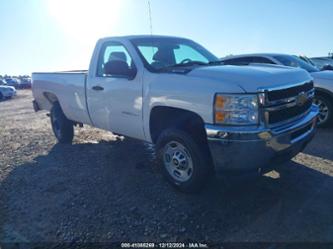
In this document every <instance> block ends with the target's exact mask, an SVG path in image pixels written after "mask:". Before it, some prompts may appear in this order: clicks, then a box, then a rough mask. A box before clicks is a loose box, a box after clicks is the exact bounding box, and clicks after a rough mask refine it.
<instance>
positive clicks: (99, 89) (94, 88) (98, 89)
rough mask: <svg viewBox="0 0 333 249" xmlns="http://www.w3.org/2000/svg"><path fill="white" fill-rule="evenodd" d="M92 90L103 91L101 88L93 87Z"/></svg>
mask: <svg viewBox="0 0 333 249" xmlns="http://www.w3.org/2000/svg"><path fill="white" fill-rule="evenodd" d="M92 89H93V90H95V91H103V90H104V87H101V86H93V87H92Z"/></svg>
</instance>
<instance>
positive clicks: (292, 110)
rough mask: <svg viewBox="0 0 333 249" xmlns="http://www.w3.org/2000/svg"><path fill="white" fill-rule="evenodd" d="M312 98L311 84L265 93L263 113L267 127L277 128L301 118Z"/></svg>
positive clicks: (308, 107)
mask: <svg viewBox="0 0 333 249" xmlns="http://www.w3.org/2000/svg"><path fill="white" fill-rule="evenodd" d="M313 96H314V88H313V82H312V81H310V82H306V83H304V84H301V85H297V86H293V87H289V88H286V89H277V90H274V89H268V90H266V91H265V105H264V113H265V120H266V123H267V124H268V125H269V126H277V125H280V124H284V123H287V122H289V121H291V120H294V119H295V118H297V117H301V116H302V115H304V114H305V113H307V112H308V111H309V110H310V108H311V105H312V99H313Z"/></svg>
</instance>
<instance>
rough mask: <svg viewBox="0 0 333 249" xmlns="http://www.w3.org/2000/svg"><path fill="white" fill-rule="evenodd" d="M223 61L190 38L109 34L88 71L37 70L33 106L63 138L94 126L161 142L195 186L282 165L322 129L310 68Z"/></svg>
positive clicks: (182, 177) (174, 179) (169, 163)
mask: <svg viewBox="0 0 333 249" xmlns="http://www.w3.org/2000/svg"><path fill="white" fill-rule="evenodd" d="M220 63H221V62H220V61H219V60H218V58H217V57H216V56H214V55H213V54H211V53H210V52H209V51H207V50H206V49H205V48H203V47H202V46H200V45H199V44H197V43H195V42H193V41H191V40H188V39H184V38H177V37H164V36H126V37H114V38H104V39H101V40H99V41H98V42H97V45H96V47H95V50H94V53H93V57H92V59H91V63H90V67H89V70H88V71H71V72H59V73H33V75H32V79H33V87H32V89H33V96H34V98H35V100H34V102H33V104H34V108H35V110H36V111H38V110H47V111H50V118H51V124H52V128H53V131H54V134H55V136H56V137H57V139H58V141H59V142H61V143H71V142H72V139H73V135H74V132H73V126H74V125H75V124H89V125H92V126H95V127H98V128H101V129H105V130H109V131H112V132H115V133H117V134H123V135H126V136H129V137H133V138H136V139H141V140H144V141H147V142H150V143H154V144H156V150H157V155H158V158H159V160H160V162H161V165H163V170H164V173H165V176H166V178H167V179H168V180H169V181H170V182H171V183H172V184H173V185H174V186H176V187H177V188H179V189H180V190H182V191H186V192H193V191H196V190H199V189H201V188H202V186H203V185H204V184H205V183H206V182H208V181H209V179H210V176H212V175H213V173H217V174H220V173H222V174H223V173H225V172H230V171H233V172H235V171H237V172H244V171H246V172H248V171H255V172H258V169H261V170H262V172H264V171H266V170H270V167H277V165H278V164H279V163H281V162H284V161H287V160H290V159H291V158H292V157H293V156H295V155H296V154H297V153H298V152H299V151H301V150H302V149H303V148H304V147H305V146H306V144H307V143H308V142H309V141H310V140H311V139H312V137H313V135H314V132H315V129H316V119H317V115H318V108H317V107H316V106H314V105H312V98H313V96H314V88H313V83H312V78H311V76H310V75H309V74H308V73H307V72H306V71H304V70H301V69H297V68H294V69H289V68H286V67H283V66H280V67H278V66H275V67H272V66H265V65H256V66H247V67H238V66H223V65H220Z"/></svg>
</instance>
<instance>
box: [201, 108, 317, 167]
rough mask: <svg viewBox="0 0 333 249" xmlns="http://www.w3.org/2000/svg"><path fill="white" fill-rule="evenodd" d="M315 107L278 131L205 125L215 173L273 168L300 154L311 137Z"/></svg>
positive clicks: (315, 115) (314, 127) (276, 129)
mask: <svg viewBox="0 0 333 249" xmlns="http://www.w3.org/2000/svg"><path fill="white" fill-rule="evenodd" d="M317 116H318V108H317V107H316V106H312V107H311V110H310V112H309V113H308V114H307V115H306V116H304V117H302V118H301V119H299V120H297V121H295V122H293V123H292V124H288V125H285V126H283V127H279V128H274V129H270V128H264V127H261V128H258V127H255V128H245V127H239V128H235V127H232V128H228V127H221V126H216V125H206V126H205V128H206V133H207V139H208V145H209V148H210V152H211V155H212V158H213V161H214V164H215V171H216V172H219V171H236V170H241V171H246V170H254V169H259V168H261V169H263V170H264V169H265V168H266V169H267V168H274V167H275V166H278V165H279V164H281V163H283V162H285V161H288V160H290V159H291V158H292V157H294V156H295V155H296V154H298V153H299V152H301V151H302V150H303V149H304V147H305V146H306V145H307V143H309V142H310V141H311V139H312V138H313V136H314V133H315V130H316V124H317Z"/></svg>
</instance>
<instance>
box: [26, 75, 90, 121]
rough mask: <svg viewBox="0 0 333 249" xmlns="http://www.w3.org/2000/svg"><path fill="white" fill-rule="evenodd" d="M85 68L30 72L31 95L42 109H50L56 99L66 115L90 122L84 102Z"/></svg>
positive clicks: (74, 119) (71, 118)
mask: <svg viewBox="0 0 333 249" xmlns="http://www.w3.org/2000/svg"><path fill="white" fill-rule="evenodd" d="M86 78H87V70H75V71H63V72H36V73H33V74H32V91H33V96H34V98H35V100H36V102H37V104H38V106H39V108H40V109H42V110H47V111H50V110H51V107H52V104H51V103H52V102H53V101H58V102H59V103H60V104H61V108H62V110H63V112H64V113H65V115H66V117H67V118H68V119H70V120H73V121H77V122H80V123H85V124H91V121H90V118H89V114H88V108H87V102H86V90H85V89H86Z"/></svg>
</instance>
